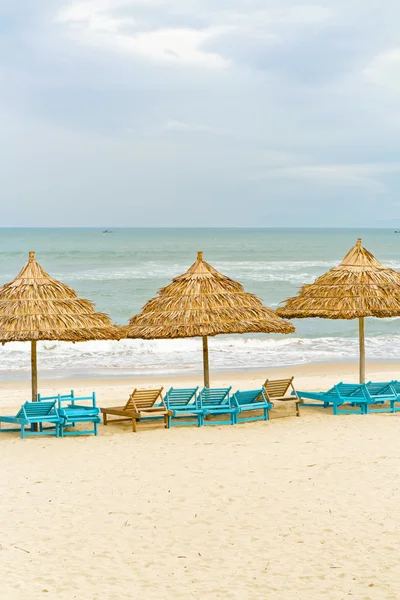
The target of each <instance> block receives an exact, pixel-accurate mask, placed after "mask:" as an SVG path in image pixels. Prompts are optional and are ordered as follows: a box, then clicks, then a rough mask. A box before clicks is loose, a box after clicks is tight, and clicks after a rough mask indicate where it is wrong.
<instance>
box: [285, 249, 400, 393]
mask: <svg viewBox="0 0 400 600" xmlns="http://www.w3.org/2000/svg"><path fill="white" fill-rule="evenodd" d="M277 313H278V314H279V315H280V316H281V317H286V318H288V319H302V318H308V317H320V318H322V319H358V321H359V344H360V383H364V381H365V333H364V318H365V317H379V318H384V317H397V316H399V315H400V273H398V272H397V271H394V270H393V269H389V268H388V267H384V266H383V265H382V264H381V263H380V262H379V261H378V260H377V259H376V258H375V257H374V256H373V255H372V254H371V253H370V252H368V250H366V249H365V248H363V246H362V242H361V239H358V241H357V244H356V245H355V246H354V247H353V248H352V249H351V250H350V251H349V252H348V253H347V254H346V256H345V257H344V259H343V260H342V262H341V263H340V265H338V266H337V267H334V268H333V269H330V270H329V271H328V272H327V273H325V274H324V275H321V277H318V279H317V280H316V281H315V282H314V283H312V284H308V285H305V286H303V287H302V288H301V290H300V292H299V294H298V296H295V297H294V298H289V300H286V301H285V303H284V306H282V307H281V308H278V309H277Z"/></svg>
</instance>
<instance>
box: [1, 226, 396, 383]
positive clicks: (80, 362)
mask: <svg viewBox="0 0 400 600" xmlns="http://www.w3.org/2000/svg"><path fill="white" fill-rule="evenodd" d="M358 237H362V238H363V244H364V245H365V247H366V248H367V249H368V250H370V251H371V252H372V253H373V254H375V255H376V257H377V258H378V259H379V260H380V261H381V262H382V263H383V264H385V265H387V266H390V267H392V268H394V269H400V235H396V234H395V233H394V231H393V230H389V229H268V228H258V229H247V228H235V229H228V228H227V229H213V228H209V229H208V228H199V229H192V228H190V229H189V228H179V229H178V228H177V229H173V228H165V229H159V228H157V229H156V228H154V229H148V228H136V229H135V228H131V229H114V230H112V232H111V233H103V230H102V229H0V285H3V284H4V283H6V282H8V281H10V280H11V279H12V278H13V277H15V275H16V274H17V273H18V272H19V270H20V269H21V268H22V266H23V265H24V264H25V263H26V261H27V258H28V252H29V251H30V250H34V251H35V252H36V258H37V260H38V262H39V263H40V264H41V265H42V267H43V268H44V269H45V270H46V271H47V272H49V273H50V274H51V275H52V276H53V277H55V278H57V279H60V280H61V281H63V282H64V283H66V284H68V285H69V286H71V287H73V288H74V289H75V290H76V292H77V293H78V295H79V296H80V297H81V298H87V299H89V300H92V301H93V302H94V303H95V305H96V308H97V310H99V311H103V312H106V313H108V314H109V315H110V317H111V319H112V320H113V321H114V322H115V323H118V324H121V325H122V324H127V323H128V320H129V318H130V317H132V316H133V315H134V314H136V313H137V312H138V311H139V310H140V309H141V307H142V306H143V305H144V304H145V302H146V301H147V300H149V299H150V298H152V297H154V296H155V295H156V294H157V291H158V290H159V288H161V287H162V286H165V285H167V284H168V283H169V282H170V281H171V279H172V278H173V277H175V276H177V275H180V274H181V273H183V272H184V271H186V270H187V269H188V267H189V266H190V265H191V264H192V263H193V262H194V261H195V260H196V254H197V251H198V250H202V251H203V252H204V258H205V260H207V261H208V262H210V263H211V264H212V265H213V266H214V267H215V268H216V269H218V270H219V271H221V272H222V273H224V274H225V275H228V276H229V277H231V278H233V279H236V280H238V281H240V282H241V283H242V284H243V286H244V288H245V290H246V291H248V292H252V293H254V294H257V295H258V296H259V297H260V298H261V300H262V302H263V303H264V304H266V305H267V306H270V307H272V308H276V307H277V306H278V304H279V303H280V302H281V301H282V300H285V299H286V298H288V297H290V296H293V295H295V294H297V292H298V291H299V289H300V287H301V286H302V285H304V284H306V283H311V282H313V281H314V280H315V278H316V277H318V276H319V275H321V274H322V273H324V272H325V271H327V270H328V269H330V268H331V267H333V266H335V265H336V264H338V262H340V260H341V259H342V258H343V256H344V255H345V254H346V252H347V251H348V250H349V249H350V248H351V246H353V245H354V244H355V243H356V241H357V238H358ZM293 323H294V325H295V327H296V333H294V334H292V335H275V334H269V335H262V334H259V335H258V334H257V335H254V334H249V335H240V336H227V335H221V336H216V337H214V338H212V339H210V343H209V351H210V365H211V368H212V370H213V371H218V370H219V371H221V370H243V369H257V368H268V367H277V366H287V365H294V364H300V363H311V362H333V361H346V360H356V359H357V351H358V347H357V333H358V330H357V327H358V323H357V321H356V320H354V321H342V320H328V319H299V320H295V321H293ZM366 336H367V340H366V349H367V354H368V359H369V360H392V359H397V358H398V357H399V356H400V321H399V320H398V319H396V318H395V319H367V320H366ZM29 353H30V344H28V343H10V344H6V345H4V346H0V380H1V379H3V380H5V379H10V378H25V377H28V376H29V368H30V359H29ZM38 361H39V367H40V370H41V375H42V376H43V375H45V376H52V377H63V376H66V375H73V376H77V377H84V376H96V375H97V376H113V375H135V376H140V375H148V374H151V373H157V374H163V373H191V372H200V371H201V366H202V363H201V361H202V355H201V341H200V339H199V338H193V339H184V340H154V341H144V340H121V341H120V342H113V341H99V342H84V343H77V344H70V343H66V342H41V343H39V345H38Z"/></svg>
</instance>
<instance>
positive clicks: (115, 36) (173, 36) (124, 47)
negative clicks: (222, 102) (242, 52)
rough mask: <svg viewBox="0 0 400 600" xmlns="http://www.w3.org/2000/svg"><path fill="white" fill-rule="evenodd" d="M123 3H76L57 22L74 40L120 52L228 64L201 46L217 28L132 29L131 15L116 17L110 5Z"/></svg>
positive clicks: (219, 65) (161, 59)
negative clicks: (130, 29)
mask: <svg viewBox="0 0 400 600" xmlns="http://www.w3.org/2000/svg"><path fill="white" fill-rule="evenodd" d="M123 4H125V5H127V6H129V4H130V3H128V2H125V3H122V2H117V3H112V2H106V1H103V2H100V3H98V4H97V3H96V4H94V3H87V2H85V3H76V4H73V5H71V6H69V7H67V8H66V9H64V10H62V11H60V12H59V14H58V15H57V19H56V20H57V22H59V23H64V24H65V25H66V26H67V30H68V33H69V35H70V36H71V37H73V38H74V39H75V40H76V41H80V42H81V43H85V44H90V45H93V46H98V47H100V48H102V49H105V48H108V49H109V50H113V51H116V52H119V53H123V54H128V55H129V54H131V55H134V56H142V57H144V58H147V59H150V60H152V61H155V62H167V63H177V64H182V65H195V66H201V67H209V68H216V69H224V68H227V67H229V66H230V61H229V60H227V59H225V58H224V57H222V56H220V55H219V54H217V53H215V52H212V51H208V50H205V49H204V48H203V47H202V46H203V44H204V43H205V42H207V41H208V40H210V39H212V38H216V37H218V36H219V35H221V34H222V33H224V32H225V31H226V28H221V27H212V26H210V27H205V28H202V29H195V28H189V27H171V28H157V29H153V30H137V29H136V30H135V31H131V32H127V28H129V27H130V28H134V27H135V26H136V25H137V23H136V20H135V19H134V18H132V17H124V18H116V17H114V16H113V12H112V10H110V9H111V8H116V6H117V5H119V6H122V5H123Z"/></svg>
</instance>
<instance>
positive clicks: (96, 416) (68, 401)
mask: <svg viewBox="0 0 400 600" xmlns="http://www.w3.org/2000/svg"><path fill="white" fill-rule="evenodd" d="M38 400H39V402H43V401H49V400H57V404H58V412H59V415H60V417H62V418H63V424H62V427H61V437H65V436H68V435H90V434H94V435H97V433H98V424H99V423H100V421H101V419H100V408H98V407H97V406H96V393H95V392H93V393H92V394H91V395H90V396H79V397H77V396H75V392H74V390H71V393H70V394H63V395H62V394H59V395H58V396H51V397H47V398H43V397H41V396H40V394H38ZM76 423H92V427H91V428H90V429H83V430H82V429H73V430H72V431H65V429H66V428H70V427H75V425H76Z"/></svg>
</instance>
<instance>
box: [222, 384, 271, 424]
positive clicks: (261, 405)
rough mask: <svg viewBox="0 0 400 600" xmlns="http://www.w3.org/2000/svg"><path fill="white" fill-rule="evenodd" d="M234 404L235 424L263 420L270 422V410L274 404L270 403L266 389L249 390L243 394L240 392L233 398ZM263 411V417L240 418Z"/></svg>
mask: <svg viewBox="0 0 400 600" xmlns="http://www.w3.org/2000/svg"><path fill="white" fill-rule="evenodd" d="M232 403H233V406H234V408H235V423H244V422H246V421H259V420H261V419H263V420H265V421H268V419H269V410H270V409H271V408H273V404H272V403H271V402H268V400H267V397H266V394H265V390H264V388H261V389H257V390H247V391H243V392H241V391H240V390H238V391H237V392H235V393H234V394H233V396H232ZM254 411H262V414H261V415H256V416H254V415H253V416H247V417H240V416H239V415H240V414H241V413H248V412H254Z"/></svg>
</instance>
